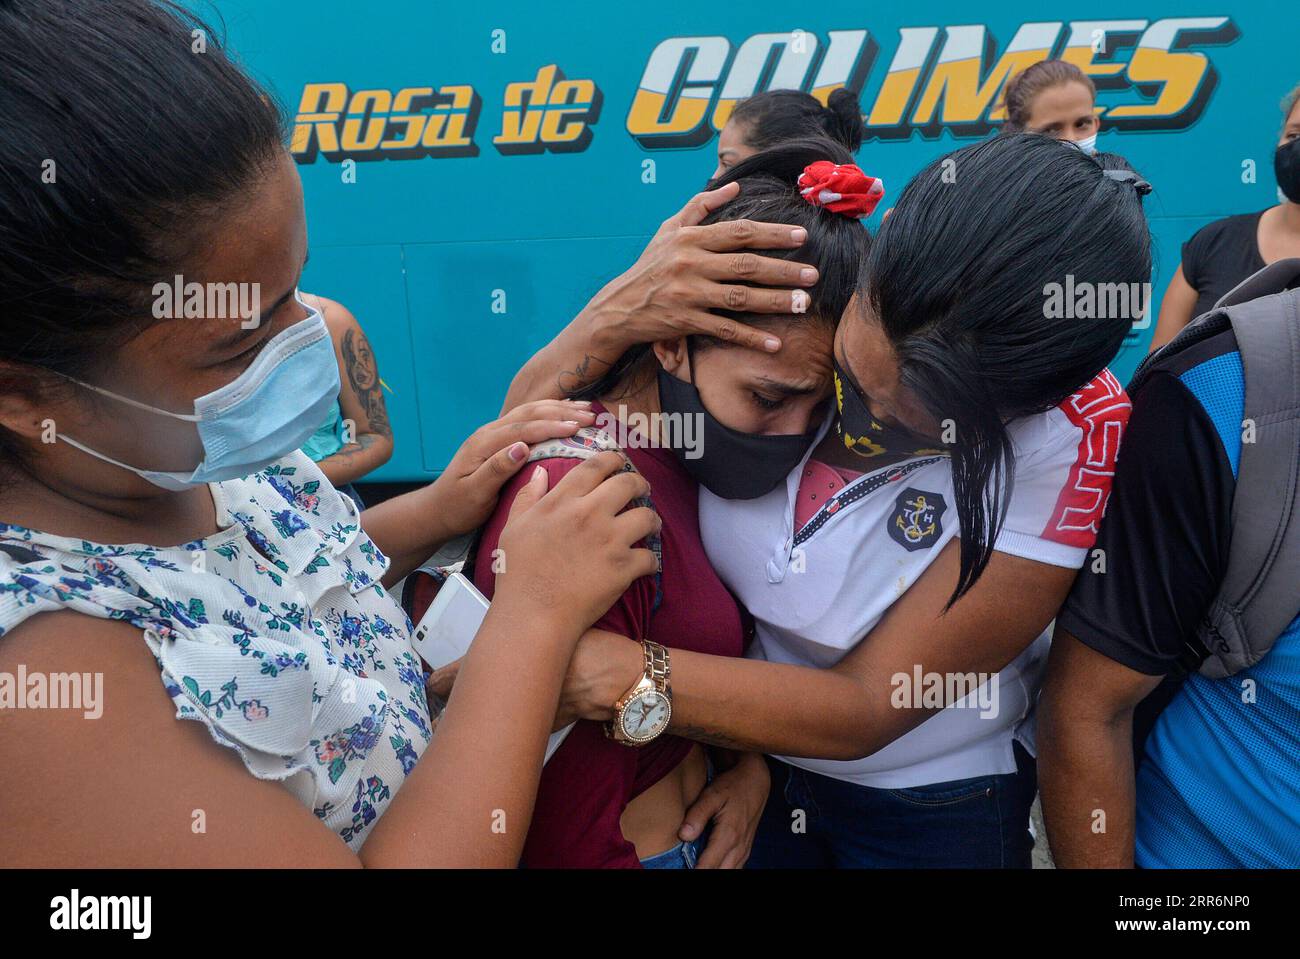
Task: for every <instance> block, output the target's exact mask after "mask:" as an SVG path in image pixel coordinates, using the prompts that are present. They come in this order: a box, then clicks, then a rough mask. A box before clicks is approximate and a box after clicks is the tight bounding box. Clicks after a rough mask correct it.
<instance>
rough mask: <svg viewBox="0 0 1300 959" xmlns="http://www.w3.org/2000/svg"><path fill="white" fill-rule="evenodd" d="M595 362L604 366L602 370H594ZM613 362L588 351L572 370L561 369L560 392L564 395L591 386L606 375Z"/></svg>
mask: <svg viewBox="0 0 1300 959" xmlns="http://www.w3.org/2000/svg"><path fill="white" fill-rule="evenodd" d="M593 363H599V364H600V366H601V367H603V368H602V369H601V370H600V372H593V371H592V369H591V366H592V364H593ZM613 365H614V364H613V363H608V362H606V361H605V360H602V359H601V358H600V357H599V356H593V355H591V354H590V353H588V354H587V355H586V356H584V357H583V358H582V361H581V362H579V363H578V365H577V366H575V367H574V368H573V369H571V370H561V371H560V375H559V376H558V377H557V378H556V381H555V382H556V385H557V386H559V388H560V392H561V393H562V394H564V395H566V396H567V395H568V394H570V393H575V392H577V391H578V390H580V389H582V388H583V387H584V386H590V385H591V384H592V383H595V382H596V381H597V380H598V379H600V378H601V377H602V376H604V375H605V373H606V372H608V371H609V369H610V367H612V366H613Z"/></svg>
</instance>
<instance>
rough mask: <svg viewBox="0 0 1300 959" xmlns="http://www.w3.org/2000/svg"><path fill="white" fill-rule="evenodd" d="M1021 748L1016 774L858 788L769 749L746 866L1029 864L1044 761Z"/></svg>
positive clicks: (1022, 866) (992, 866)
mask: <svg viewBox="0 0 1300 959" xmlns="http://www.w3.org/2000/svg"><path fill="white" fill-rule="evenodd" d="M1015 752H1016V766H1017V770H1016V772H1014V773H1007V774H1005V775H1001V776H981V777H978V778H975V779H961V780H956V781H954V782H946V783H934V784H933V785H929V786H917V787H912V788H908V789H875V788H872V787H869V786H859V785H857V784H855V783H849V782H844V781H843V780H840V779H831V778H830V777H828V776H821V775H818V774H817V773H812V772H808V771H806V770H803V769H800V768H798V767H797V766H791V765H789V764H788V763H783V762H781V761H780V760H776V759H772V758H771V757H769V758H768V763H769V765H770V766H771V771H772V793H771V795H770V796H769V797H768V801H767V806H766V808H765V809H764V810H763V818H762V820H761V822H760V823H759V827H758V834H757V836H756V837H755V839H754V850H753V852H752V853H751V855H750V857H749V863H748V868H750V869H871V868H884V869H889V868H894V869H899V868H904V869H906V868H931V869H940V868H948V869H1028V868H1029V867H1030V852H1031V850H1032V849H1033V848H1034V840H1033V837H1032V836H1030V834H1029V807H1030V806H1031V805H1032V804H1033V801H1034V794H1035V792H1037V788H1038V787H1037V776H1036V766H1037V764H1036V763H1035V761H1034V759H1033V757H1032V756H1030V755H1029V753H1028V752H1026V751H1025V749H1024V748H1022V747H1021V746H1020V744H1019V743H1017V744H1016V745H1015ZM799 812H802V813H803V816H802V817H799V816H797V814H798V813H799ZM801 819H802V821H803V830H802V831H798V832H796V831H795V829H794V825H795V824H797V823H798V822H799V821H800V820H801Z"/></svg>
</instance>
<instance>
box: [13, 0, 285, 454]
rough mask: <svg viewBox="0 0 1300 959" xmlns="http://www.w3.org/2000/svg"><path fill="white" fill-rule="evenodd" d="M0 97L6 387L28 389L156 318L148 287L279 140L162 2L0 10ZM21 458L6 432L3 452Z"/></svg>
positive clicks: (275, 152) (200, 40)
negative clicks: (43, 375) (38, 374)
mask: <svg viewBox="0 0 1300 959" xmlns="http://www.w3.org/2000/svg"><path fill="white" fill-rule="evenodd" d="M195 31H199V32H198V33H195ZM201 44H202V45H206V49H205V50H202V52H198V51H199V46H200V45H201ZM0 91H3V93H2V94H0V312H2V315H3V317H4V329H5V336H4V338H3V340H0V390H6V391H19V390H23V391H28V392H30V391H33V390H35V389H36V378H35V377H34V376H32V375H29V374H28V373H27V372H25V370H29V369H32V368H35V369H44V370H52V371H54V372H56V373H62V374H65V375H67V376H78V377H80V376H83V375H84V373H85V371H86V370H87V369H90V368H91V367H92V366H93V364H94V362H95V361H96V360H100V359H102V358H103V357H104V356H106V355H109V354H111V353H112V351H113V349H114V348H115V347H116V346H118V345H120V344H121V343H122V342H124V341H125V340H127V339H128V338H129V337H130V336H131V335H133V333H134V332H137V331H138V330H139V329H142V328H143V327H144V326H145V325H147V324H148V323H149V322H151V321H152V313H151V311H150V309H149V303H150V301H151V297H152V287H153V284H154V283H156V282H158V281H159V280H160V279H168V280H170V278H171V276H172V275H173V274H175V273H178V272H183V271H182V270H181V269H180V268H179V267H180V265H181V264H183V263H185V262H186V261H187V259H188V258H189V257H191V256H193V255H194V254H195V253H197V252H198V250H199V248H200V246H201V245H202V244H203V243H204V242H205V240H206V239H207V231H205V230H204V229H202V227H201V226H196V224H199V225H202V224H205V223H211V222H212V219H213V216H214V214H217V213H219V212H221V211H223V210H225V209H226V208H227V206H228V204H229V203H231V202H232V201H233V200H235V199H236V198H237V197H238V196H239V195H240V193H241V192H242V191H244V190H245V189H246V188H247V187H248V185H249V184H250V183H253V182H255V181H256V180H257V179H258V178H259V177H260V176H262V175H264V174H265V172H266V171H267V170H269V169H270V168H271V165H272V164H273V163H274V161H275V158H276V157H277V156H279V155H280V153H281V151H282V149H283V143H284V139H285V130H284V125H283V120H282V114H281V113H280V111H279V110H278V108H277V106H276V105H275V103H274V101H273V100H272V99H271V98H270V97H269V96H268V95H267V94H266V92H265V91H264V90H262V89H261V88H260V87H259V86H258V85H257V84H256V83H254V82H253V81H252V80H250V79H249V77H248V76H247V75H246V74H245V73H243V72H242V70H241V69H240V68H239V67H238V66H237V65H236V64H235V63H234V62H232V61H231V60H230V59H229V57H228V56H227V55H226V53H225V52H224V50H223V49H222V47H221V44H220V42H219V40H218V38H217V35H216V33H215V32H214V31H213V30H212V28H211V27H209V26H208V25H207V24H206V23H205V22H204V21H202V20H200V19H198V18H197V17H196V16H195V15H194V14H192V13H190V12H189V11H187V10H185V9H184V8H182V7H180V6H178V5H176V4H174V3H171V2H167V0H0ZM16 452H17V446H16V444H15V443H14V442H13V441H12V437H10V436H8V435H7V434H6V432H5V431H4V430H3V429H0V456H4V455H6V454H8V455H14V454H16Z"/></svg>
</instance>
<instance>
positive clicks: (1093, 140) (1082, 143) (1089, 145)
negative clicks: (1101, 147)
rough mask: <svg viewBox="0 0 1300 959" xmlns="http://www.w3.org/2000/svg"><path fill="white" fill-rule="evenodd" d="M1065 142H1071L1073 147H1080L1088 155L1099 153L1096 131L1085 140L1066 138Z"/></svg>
mask: <svg viewBox="0 0 1300 959" xmlns="http://www.w3.org/2000/svg"><path fill="white" fill-rule="evenodd" d="M1065 142H1066V143H1068V144H1070V146H1072V147H1078V148H1079V149H1080V150H1082V151H1083V152H1084V153H1086V154H1087V155H1088V156H1096V155H1097V134H1095V133H1094V134H1093V135H1092V136H1090V137H1087V138H1085V139H1083V140H1066V141H1065Z"/></svg>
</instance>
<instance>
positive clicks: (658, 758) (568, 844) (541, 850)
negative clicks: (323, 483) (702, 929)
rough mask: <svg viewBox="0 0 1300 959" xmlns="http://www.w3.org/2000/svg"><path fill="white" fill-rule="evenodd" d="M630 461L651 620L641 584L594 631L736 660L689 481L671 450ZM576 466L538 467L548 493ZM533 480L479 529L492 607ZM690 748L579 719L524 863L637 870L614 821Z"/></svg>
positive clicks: (513, 487) (730, 608)
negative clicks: (649, 519)
mask: <svg viewBox="0 0 1300 959" xmlns="http://www.w3.org/2000/svg"><path fill="white" fill-rule="evenodd" d="M603 409H604V408H603V407H602V406H601V405H600V404H599V403H593V404H592V410H593V411H594V412H595V413H597V414H598V415H599V414H600V413H601V412H602V411H603ZM627 453H628V456H629V457H630V458H631V460H632V463H633V464H634V465H635V466H636V468H637V469H638V470H640V471H641V473H642V474H643V475H644V476H645V478H646V479H647V480H649V482H650V499H651V501H652V502H653V504H654V507H655V510H656V511H657V512H658V513H659V516H660V518H661V519H662V520H663V532H662V534H661V535H662V537H663V571H662V573H661V574H660V586H659V588H660V595H661V598H660V604H659V608H658V609H657V610H655V612H654V615H651V607H652V606H653V605H654V598H655V584H654V579H653V578H652V577H643V578H641V579H639V580H637V581H636V582H635V583H633V584H632V586H631V587H630V588H629V589H628V591H627V592H626V593H624V594H623V596H622V598H621V599H620V600H619V601H618V602H617V603H616V604H615V605H614V606H613V607H612V608H611V609H610V610H609V611H608V612H607V613H606V614H605V615H604V616H602V617H601V618H600V620H599V621H598V622H597V623H596V624H595V628H597V629H604V630H608V631H609V632H613V633H620V634H622V635H623V636H627V637H629V638H631V639H637V640H639V639H641V638H643V637H645V638H648V639H650V640H651V641H652V642H656V643H659V644H661V645H663V646H667V647H669V648H670V649H689V650H694V651H696V652H701V653H711V654H713V655H718V656H739V655H741V653H742V652H743V647H744V635H745V633H744V628H743V625H742V619H741V612H740V609H739V608H738V607H737V605H736V601H735V600H734V599H733V598H732V596H731V593H730V592H728V590H727V588H726V587H725V586H724V585H723V584H722V581H721V580H720V579H718V576H717V574H716V573H715V572H714V571H713V567H712V566H710V565H709V560H708V557H707V556H705V554H704V546H703V544H702V543H701V542H700V524H699V504H698V500H699V495H698V493H699V491H698V487H697V486H696V485H695V481H694V480H693V479H691V477H690V475H689V474H688V473H687V472H686V471H685V470H684V469H683V468H682V465H681V463H679V462H678V460H677V457H676V456H675V455H674V453H673V452H672V450H668V449H647V448H641V449H630V450H628V451H627ZM579 462H580V461H579V460H574V459H551V460H543V461H541V462H540V464H539V465H541V466H543V467H544V468H545V469H546V471H547V473H548V474H549V476H550V488H554V487H555V484H556V483H558V482H559V481H560V479H561V477H563V476H564V475H565V474H566V473H568V472H569V470H571V469H573V468H574V467H576V466H577V465H578V463H579ZM532 472H533V467H532V465H531V464H530V465H529V466H526V467H525V468H524V469H523V470H521V471H520V473H519V475H518V476H517V477H515V478H514V479H513V480H512V481H511V482H510V483H508V484H507V485H506V487H505V488H504V489H503V490H502V491H501V500H500V502H499V503H498V504H497V509H496V512H495V513H493V514H492V518H491V519H490V520H489V521H488V523H487V526H486V527H484V530H483V538H482V541H481V543H480V546H479V550H478V561H477V563H476V564H475V569H474V582H475V584H476V585H477V586H478V588H479V589H480V590H482V591H483V593H484V594H485V595H486V596H487V597H488V598H489V599H490V598H491V597H492V592H493V589H494V587H495V585H496V577H495V576H494V575H493V573H492V551H493V550H494V549H496V547H497V541H498V540H499V539H500V537H501V530H502V528H503V527H504V526H505V523H506V517H507V516H508V515H509V513H510V504H511V503H512V502H514V498H515V496H516V495H517V494H518V493H519V490H520V489H522V488H523V486H524V485H525V484H526V483H527V482H528V477H529V476H530V475H531V474H532ZM560 548H561V549H562V548H563V547H562V545H561V547H560ZM670 682H671V678H670ZM629 685H630V684H629ZM610 705H613V704H612V703H611V704H610ZM691 746H692V743H691V741H690V740H686V739H680V738H678V737H676V736H669V735H663V736H660V737H659V738H658V739H656V740H654V741H653V742H651V743H649V744H647V745H645V746H639V747H632V746H625V745H623V744H622V743H619V742H616V741H614V740H612V739H609V738H607V737H606V735H605V729H604V723H596V722H590V721H587V720H582V721H579V722H578V724H577V725H576V726H574V728H573V731H572V732H570V733H569V736H568V738H567V739H565V741H564V743H563V745H561V746H560V748H559V749H558V750H556V752H555V755H554V756H552V757H551V761H550V762H549V763H547V764H546V768H545V769H544V770H543V771H542V780H541V785H540V787H539V789H538V793H537V806H536V808H535V810H534V812H533V825H532V829H531V830H530V831H529V833H528V839H527V841H526V843H525V844H524V854H523V859H522V860H521V865H523V866H526V867H529V868H555V867H586V868H607V867H623V868H633V869H635V868H637V867H639V865H640V861H639V860H638V858H637V854H636V849H635V847H634V846H633V845H632V843H630V842H628V841H627V840H626V839H625V838H623V833H622V831H621V830H620V829H619V824H618V823H619V817H620V816H622V814H623V810H624V809H626V808H627V805H628V803H630V802H631V801H632V800H633V799H634V798H636V797H637V796H638V795H640V794H641V793H642V792H644V791H645V790H647V789H649V788H650V787H651V786H653V785H654V784H655V783H657V782H658V781H659V780H661V779H663V778H664V777H665V776H666V775H668V773H670V772H671V771H672V770H673V769H675V768H676V767H677V765H678V764H679V763H681V762H682V760H684V759H685V758H686V755H687V753H689V752H690V749H691Z"/></svg>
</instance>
